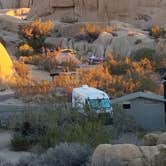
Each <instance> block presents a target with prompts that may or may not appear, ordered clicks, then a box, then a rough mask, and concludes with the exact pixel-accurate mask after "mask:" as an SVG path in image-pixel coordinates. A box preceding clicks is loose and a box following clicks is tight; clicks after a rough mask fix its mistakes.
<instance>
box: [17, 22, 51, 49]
mask: <svg viewBox="0 0 166 166" xmlns="http://www.w3.org/2000/svg"><path fill="white" fill-rule="evenodd" d="M52 29H53V23H52V22H51V21H46V22H42V21H41V20H40V19H38V20H34V21H32V22H30V23H28V24H25V25H23V26H21V27H20V36H21V37H22V38H23V40H24V41H25V42H27V44H28V45H29V46H31V47H32V48H33V49H34V50H35V51H39V50H40V49H41V47H43V46H44V45H45V39H46V37H47V36H48V35H49V33H50V32H51V31H52Z"/></svg>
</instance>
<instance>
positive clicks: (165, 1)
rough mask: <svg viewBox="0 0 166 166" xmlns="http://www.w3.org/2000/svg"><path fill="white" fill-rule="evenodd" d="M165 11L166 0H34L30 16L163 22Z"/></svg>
mask: <svg viewBox="0 0 166 166" xmlns="http://www.w3.org/2000/svg"><path fill="white" fill-rule="evenodd" d="M165 9H166V0H116V1H115V0H90V1H89V0H63V1H61V0H42V3H41V0H34V2H33V5H32V9H31V12H30V16H31V17H34V16H36V17H38V16H41V17H42V16H48V15H54V16H55V17H56V18H61V17H65V16H68V17H69V16H71V17H72V16H77V17H79V18H80V20H88V21H92V20H93V21H94V20H95V21H96V20H102V21H103V20H105V21H110V20H111V19H114V18H123V19H124V18H135V17H136V16H138V19H140V20H143V21H145V22H146V21H148V20H149V19H152V20H153V19H154V21H157V22H159V21H161V22H163V21H165V20H166V18H165V17H164V16H165V14H166V10H165ZM157 18H160V20H158V19H157Z"/></svg>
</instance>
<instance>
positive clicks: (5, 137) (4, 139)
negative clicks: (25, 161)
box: [0, 131, 30, 163]
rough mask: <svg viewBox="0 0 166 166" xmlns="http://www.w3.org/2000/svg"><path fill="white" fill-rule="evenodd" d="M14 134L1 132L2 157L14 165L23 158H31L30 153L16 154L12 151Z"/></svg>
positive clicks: (0, 147) (0, 155) (0, 151)
mask: <svg viewBox="0 0 166 166" xmlns="http://www.w3.org/2000/svg"><path fill="white" fill-rule="evenodd" d="M11 136H12V132H10V131H2V132H0V157H2V158H3V159H5V160H8V161H10V162H12V163H17V162H18V161H19V160H20V159H21V158H22V157H24V156H29V155H30V153H28V152H14V151H12V150H11V149H10V140H11Z"/></svg>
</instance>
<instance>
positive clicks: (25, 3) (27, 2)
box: [0, 0, 32, 9]
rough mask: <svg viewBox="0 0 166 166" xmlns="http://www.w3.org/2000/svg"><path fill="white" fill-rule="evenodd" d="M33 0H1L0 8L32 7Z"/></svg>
mask: <svg viewBox="0 0 166 166" xmlns="http://www.w3.org/2000/svg"><path fill="white" fill-rule="evenodd" d="M31 4H32V0H0V9H9V8H21V7H30V6H31Z"/></svg>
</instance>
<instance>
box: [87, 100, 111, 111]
mask: <svg viewBox="0 0 166 166" xmlns="http://www.w3.org/2000/svg"><path fill="white" fill-rule="evenodd" d="M88 102H89V105H90V107H91V108H92V109H107V108H110V107H111V104H110V101H109V99H88Z"/></svg>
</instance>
